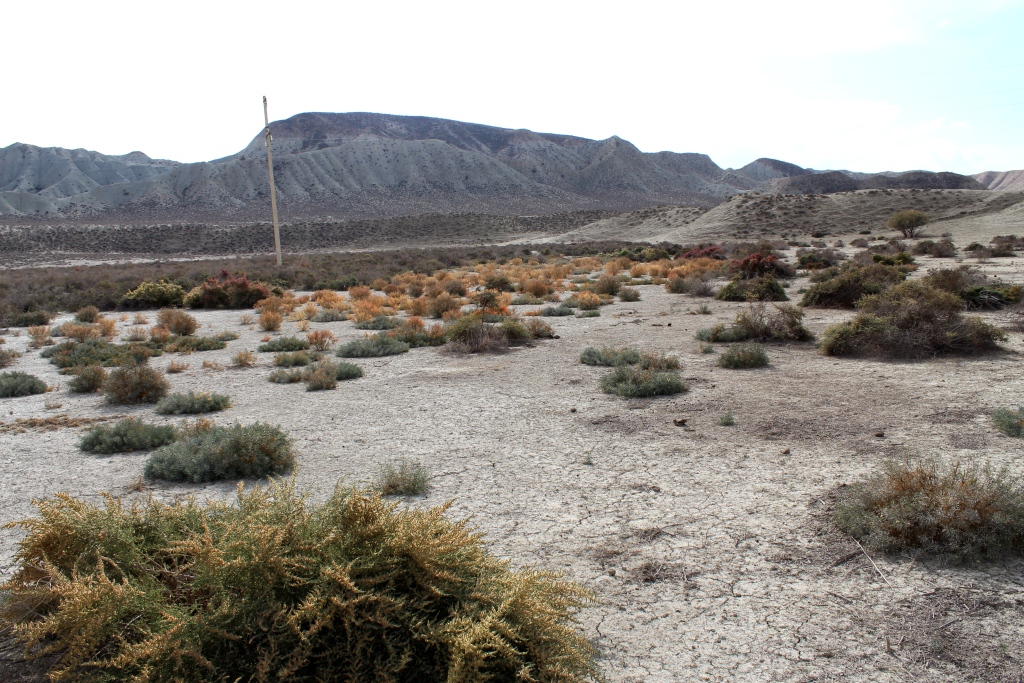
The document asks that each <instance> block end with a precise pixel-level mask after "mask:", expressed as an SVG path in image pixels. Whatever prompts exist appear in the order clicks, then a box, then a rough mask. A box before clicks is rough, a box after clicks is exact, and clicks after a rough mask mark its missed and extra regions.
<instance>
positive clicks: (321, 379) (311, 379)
mask: <svg viewBox="0 0 1024 683" xmlns="http://www.w3.org/2000/svg"><path fill="white" fill-rule="evenodd" d="M341 365H345V366H348V367H346V369H345V370H342V369H341V367H340V366H341ZM351 368H355V369H356V370H358V374H357V375H353V376H345V377H344V379H355V377H362V375H363V370H362V368H360V367H359V366H358V365H355V364H353V363H331V362H329V361H324V362H320V363H317V364H316V365H313V366H312V367H310V368H309V369H308V370H306V372H305V374H304V375H303V377H302V379H303V381H305V382H306V391H323V390H325V389H334V388H335V387H337V386H338V375H339V374H345V373H348V374H351V372H352V371H351Z"/></svg>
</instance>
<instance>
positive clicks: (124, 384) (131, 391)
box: [102, 364, 170, 405]
mask: <svg viewBox="0 0 1024 683" xmlns="http://www.w3.org/2000/svg"><path fill="white" fill-rule="evenodd" d="M169 389H170V384H168V383H167V380H166V379H164V376H163V375H162V374H160V373H159V372H157V371H156V370H154V369H153V368H151V367H150V366H148V365H132V364H129V365H122V366H120V367H117V368H114V370H113V371H112V372H111V373H110V374H109V375H107V378H106V379H105V380H104V381H103V387H102V391H103V395H104V397H105V398H106V400H107V403H112V404H115V405H134V404H137V403H157V402H158V401H159V400H160V399H162V398H163V397H164V396H166V395H167V391H168V390H169Z"/></svg>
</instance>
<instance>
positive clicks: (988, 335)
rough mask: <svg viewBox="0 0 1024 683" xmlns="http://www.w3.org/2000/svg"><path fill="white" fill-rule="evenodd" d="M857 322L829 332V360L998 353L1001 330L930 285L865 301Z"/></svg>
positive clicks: (902, 287) (825, 344)
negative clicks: (968, 315)
mask: <svg viewBox="0 0 1024 683" xmlns="http://www.w3.org/2000/svg"><path fill="white" fill-rule="evenodd" d="M857 308H858V309H859V313H858V314H857V317H856V318H854V319H853V320H852V321H849V322H845V323H840V324H838V325H832V326H831V327H829V328H828V329H827V330H825V334H824V337H823V338H822V344H821V348H822V351H824V353H825V354H826V355H830V356H843V355H874V356H882V357H887V358H926V357H930V356H936V355H944V354H970V353H980V352H984V351H992V350H995V349H998V348H999V347H998V344H997V342H998V341H1000V340H1002V339H1004V338H1005V334H1003V333H1002V332H1001V331H1000V330H999V329H998V328H996V327H994V326H992V325H989V324H988V323H985V322H984V321H982V320H981V319H980V318H977V317H967V316H965V315H963V313H962V312H961V309H962V308H963V301H962V300H961V299H960V298H959V297H957V296H956V295H955V294H951V293H949V292H944V291H942V290H939V289H936V288H934V287H930V286H928V284H927V283H924V282H920V281H914V280H911V281H908V282H904V283H902V284H899V285H896V286H894V287H892V288H890V289H889V290H887V291H885V292H883V293H881V294H874V295H871V296H866V297H864V298H862V299H861V300H860V301H859V302H858V304H857Z"/></svg>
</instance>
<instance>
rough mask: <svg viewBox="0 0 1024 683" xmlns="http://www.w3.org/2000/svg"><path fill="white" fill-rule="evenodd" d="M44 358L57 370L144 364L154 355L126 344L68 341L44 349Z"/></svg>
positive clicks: (147, 350)
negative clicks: (131, 363)
mask: <svg viewBox="0 0 1024 683" xmlns="http://www.w3.org/2000/svg"><path fill="white" fill-rule="evenodd" d="M41 355H42V356H43V357H44V358H49V359H50V363H51V364H53V365H56V366H57V367H58V368H61V369H67V368H76V367H80V366H83V365H104V366H108V367H109V366H112V365H121V364H123V363H125V362H145V360H146V358H148V357H149V356H151V355H155V352H154V351H153V350H152V349H149V348H147V347H145V346H141V345H134V344H126V345H121V346H119V345H117V344H111V343H109V342H105V341H101V340H99V339H90V340H89V341H85V342H82V343H78V342H73V341H68V342H63V343H61V344H57V345H56V346H51V347H49V348H47V349H44V350H43V352H42V354H41Z"/></svg>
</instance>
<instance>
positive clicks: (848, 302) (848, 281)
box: [800, 263, 907, 308]
mask: <svg viewBox="0 0 1024 683" xmlns="http://www.w3.org/2000/svg"><path fill="white" fill-rule="evenodd" d="M820 272H821V276H820V277H818V278H815V279H817V282H815V283H814V284H812V285H811V286H810V288H808V290H807V292H805V293H804V297H803V299H801V300H800V305H801V306H817V307H820V308H853V307H854V306H856V305H857V302H858V301H860V299H861V297H863V296H865V295H868V294H878V293H880V292H883V291H885V290H886V289H888V288H889V287H891V286H893V285H895V284H898V283H900V282H902V281H903V280H904V279H906V277H907V276H906V273H904V272H902V271H901V270H899V268H896V267H895V266H885V265H882V264H881V263H872V264H871V265H867V266H865V265H861V264H858V263H847V264H844V265H843V266H842V267H839V268H828V269H825V270H823V271H820Z"/></svg>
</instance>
